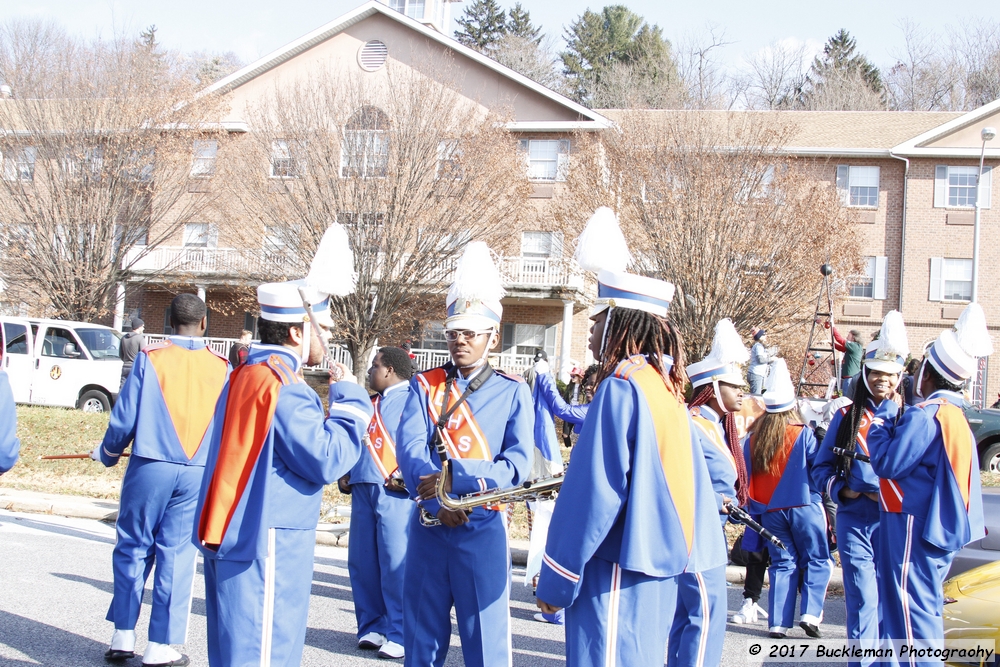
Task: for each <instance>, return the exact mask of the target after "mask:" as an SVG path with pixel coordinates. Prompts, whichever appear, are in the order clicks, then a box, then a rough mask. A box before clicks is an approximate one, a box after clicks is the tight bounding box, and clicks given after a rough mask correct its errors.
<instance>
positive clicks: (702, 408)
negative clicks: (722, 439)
mask: <svg viewBox="0 0 1000 667" xmlns="http://www.w3.org/2000/svg"><path fill="white" fill-rule="evenodd" d="M698 414H699V415H701V416H702V417H704V418H705V419H707V420H709V421H710V422H715V423H716V424H721V423H722V417H720V416H719V413H718V412H716V411H715V410H713V409H712V408H710V407H708V405H699V406H698Z"/></svg>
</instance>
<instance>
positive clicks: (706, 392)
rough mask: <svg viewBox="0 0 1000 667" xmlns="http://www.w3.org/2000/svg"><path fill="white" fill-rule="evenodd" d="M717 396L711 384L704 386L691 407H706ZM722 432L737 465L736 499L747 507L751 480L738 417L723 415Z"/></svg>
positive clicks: (693, 399) (731, 414) (729, 414)
mask: <svg viewBox="0 0 1000 667" xmlns="http://www.w3.org/2000/svg"><path fill="white" fill-rule="evenodd" d="M714 396H715V389H714V388H713V387H712V385H710V384H706V385H703V386H701V387H699V388H698V389H697V390H696V393H695V395H694V396H692V397H691V403H690V406H689V407H692V408H697V407H699V406H702V405H705V404H706V403H708V402H709V401H711V400H712V398H713V397H714ZM722 430H723V432H724V433H725V434H726V445H727V446H728V447H729V453H730V454H732V455H733V461H734V462H735V463H736V499H737V500H738V501H739V504H740V506H743V505H746V503H747V499H748V498H749V496H750V486H749V485H750V480H749V477H748V476H747V464H746V461H744V460H743V447H742V446H741V445H740V434H739V431H738V430H737V428H736V415H735V414H733V413H732V412H727V413H725V414H724V415H722Z"/></svg>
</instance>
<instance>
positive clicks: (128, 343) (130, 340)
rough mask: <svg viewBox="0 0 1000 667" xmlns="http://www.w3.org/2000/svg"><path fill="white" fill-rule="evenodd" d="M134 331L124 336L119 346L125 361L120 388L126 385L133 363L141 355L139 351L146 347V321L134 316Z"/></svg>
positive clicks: (120, 355)
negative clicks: (144, 333)
mask: <svg viewBox="0 0 1000 667" xmlns="http://www.w3.org/2000/svg"><path fill="white" fill-rule="evenodd" d="M131 324H132V331H130V332H128V333H127V334H125V335H124V336H122V340H121V345H120V346H119V348H118V356H119V357H121V360H122V361H123V362H124V363H123V364H122V382H121V385H120V387H119V388H121V387H123V386H125V380H127V379H128V376H129V373H131V372H132V364H134V363H135V358H136V357H137V356H138V355H139V351H140V350H141V349H142V348H144V347H146V337H145V336H143V335H142V333H143V332H144V331H145V330H146V323H145V322H143V321H142V320H140V319H139V318H138V317H133V318H132V322H131Z"/></svg>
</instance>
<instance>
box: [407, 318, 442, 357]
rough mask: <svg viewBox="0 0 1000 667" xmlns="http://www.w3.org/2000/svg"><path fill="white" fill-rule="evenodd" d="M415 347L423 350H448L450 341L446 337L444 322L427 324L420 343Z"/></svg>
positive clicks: (436, 321) (421, 333) (433, 321)
mask: <svg viewBox="0 0 1000 667" xmlns="http://www.w3.org/2000/svg"><path fill="white" fill-rule="evenodd" d="M415 347H417V348H418V349H422V350H447V349H448V341H447V339H446V338H445V337H444V322H442V321H440V320H432V321H430V322H425V323H424V326H423V329H422V330H421V332H420V342H419V344H417V345H416V346H415Z"/></svg>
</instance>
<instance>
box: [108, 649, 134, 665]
mask: <svg viewBox="0 0 1000 667" xmlns="http://www.w3.org/2000/svg"><path fill="white" fill-rule="evenodd" d="M134 657H135V651H119V650H118V649H116V648H109V649H108V650H107V651H105V652H104V659H105V660H107V661H108V662H122V661H123V660H131V659H132V658H134Z"/></svg>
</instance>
